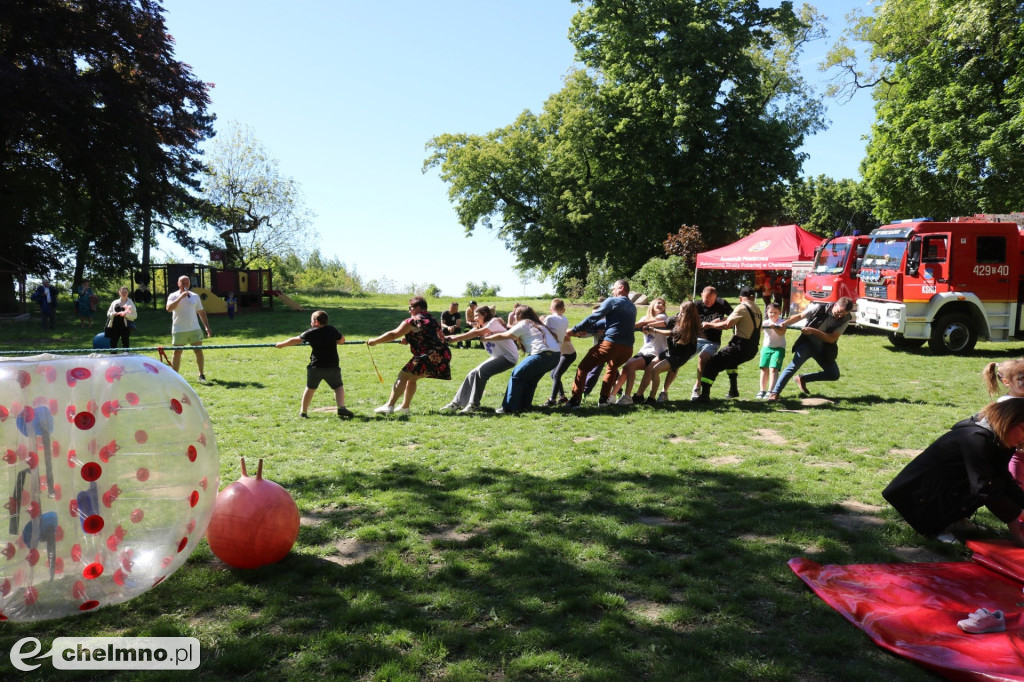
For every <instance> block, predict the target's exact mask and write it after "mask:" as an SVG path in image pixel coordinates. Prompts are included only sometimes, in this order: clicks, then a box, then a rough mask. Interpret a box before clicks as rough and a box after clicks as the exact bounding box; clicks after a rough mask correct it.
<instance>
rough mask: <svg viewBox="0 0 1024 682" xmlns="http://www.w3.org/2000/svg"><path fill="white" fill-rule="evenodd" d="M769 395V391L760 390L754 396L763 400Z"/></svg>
mask: <svg viewBox="0 0 1024 682" xmlns="http://www.w3.org/2000/svg"><path fill="white" fill-rule="evenodd" d="M767 395H768V391H758V392H757V394H756V395H755V396H754V397H755V398H757V399H758V400H763V399H764V398H765V397H766V396H767Z"/></svg>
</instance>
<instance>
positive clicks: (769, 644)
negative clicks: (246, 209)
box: [0, 295, 1021, 680]
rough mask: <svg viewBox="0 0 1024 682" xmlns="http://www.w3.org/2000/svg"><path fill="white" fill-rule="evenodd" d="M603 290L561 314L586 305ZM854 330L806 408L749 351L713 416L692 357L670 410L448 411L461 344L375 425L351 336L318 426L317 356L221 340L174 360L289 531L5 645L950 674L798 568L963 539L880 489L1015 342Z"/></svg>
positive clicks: (381, 390) (979, 401) (390, 673)
mask: <svg viewBox="0 0 1024 682" xmlns="http://www.w3.org/2000/svg"><path fill="white" fill-rule="evenodd" d="M294 298H296V299H297V300H299V301H300V302H301V303H304V304H305V305H307V306H322V307H324V309H326V310H327V311H328V312H329V313H330V316H331V322H332V324H335V325H336V326H338V327H339V328H340V329H341V330H342V332H343V333H344V334H345V335H346V336H347V337H348V339H349V340H350V341H355V340H363V339H366V338H368V337H370V336H375V335H377V334H379V333H381V332H383V331H386V330H389V329H392V328H393V327H395V326H397V324H398V323H399V322H400V321H401V320H402V319H403V318H404V317H405V312H404V311H405V305H406V303H405V302H406V299H405V298H403V297H399V296H386V297H374V298H334V299H327V300H323V299H321V300H314V299H312V298H310V297H302V296H298V295H297V296H294ZM733 300H735V299H734V298H733ZM481 302H482V303H484V302H486V301H481ZM533 303H534V304H536V307H537V308H538V309H539V310H545V309H546V308H547V301H542V302H533ZM509 305H510V301H508V300H505V301H501V302H499V309H500V310H502V311H503V312H507V309H508V307H509ZM442 306H443V303H442V302H441V301H438V302H436V303H432V308H434V309H435V310H437V311H439V310H440V309H441V308H442ZM310 309H312V308H310ZM589 309H590V306H589V305H579V306H573V307H571V308H570V310H569V313H568V314H569V316H570V319H571V320H572V321H574V322H575V321H578V320H579V319H581V318H582V317H583V316H584V315H585V314H586V312H589ZM308 321H309V315H308V313H303V312H293V311H290V310H287V309H285V308H283V307H275V309H274V311H273V312H269V311H264V312H255V313H244V314H241V315H239V316H237V317H236V318H235V319H234V320H228V319H227V318H225V317H214V318H211V323H212V329H213V333H214V337H213V338H212V339H210V340H209V341H208V342H207V343H215V344H249V343H252V344H256V343H268V342H272V341H276V340H282V339H284V338H287V337H289V336H292V335H295V334H297V333H299V332H300V331H302V330H304V329H306V327H307V326H308ZM169 328H170V316H169V315H168V314H167V313H165V312H164V311H163V310H162V308H161V309H157V310H149V309H144V310H143V311H142V312H141V314H140V318H139V329H138V331H137V333H136V336H135V337H134V338H133V344H134V345H136V346H150V345H157V344H169V343H170V338H169V336H170V335H169ZM96 331H99V329H98V328H93V329H91V330H88V329H87V330H82V329H79V328H78V327H75V326H72V325H71V324H70V315H68V314H67V313H64V314H63V316H62V319H61V320H60V321H59V323H58V329H57V331H56V332H52V333H51V332H42V331H40V330H39V329H38V327H37V320H36V319H35V318H34V319H33V321H32V322H30V323H22V324H15V325H6V326H4V327H3V328H0V350H7V349H22V348H40V349H42V348H81V347H86V346H88V345H89V340H90V339H91V337H92V334H93V333H95V332H96ZM727 334H728V333H727ZM588 344H589V341H587V340H581V341H579V349H580V350H581V351H583V350H585V349H586V347H587V345H588ZM840 345H841V349H842V350H841V352H840V357H839V363H840V366H841V368H842V371H843V378H842V379H841V380H840V381H839V382H836V383H833V384H813V385H812V388H813V389H814V390H815V391H816V393H815V394H814V398H817V399H819V400H810V401H801V400H799V399H797V397H796V388H795V386H792V385H791V386H790V387H789V388H788V389H787V393H786V395H785V396H784V400H783V401H782V402H781V403H780V404H778V405H770V404H766V403H764V402H761V401H757V400H755V399H754V398H753V394H754V393H755V392H756V391H757V379H756V371H757V370H756V367H754V363H750V364H748V365H746V366H744V368H743V370H744V371H743V372H742V374H741V389H742V391H743V393H744V396H745V397H744V398H743V399H740V400H725V399H724V398H723V395H724V393H725V389H726V388H727V385H728V382H726V381H725V380H724V378H723V380H722V381H720V382H719V383H718V385H716V386H715V389H714V391H713V393H712V398H713V400H712V403H711V404H710V405H709V406H701V407H694V406H691V404H690V403H689V402H688V401H687V400H686V398H688V394H689V387H690V386H691V385H692V384H691V383H690V377H692V366H691V365H688V366H686V367H685V368H684V369H683V370H682V373H681V378H680V380H679V381H678V382H677V384H676V385H675V386H674V387H673V389H672V390H673V395H671V396H670V397H671V402H669V403H668V404H666V405H665V406H659V407H657V408H651V407H638V408H611V409H607V410H597V409H588V408H586V407H585V408H584V409H583V410H580V411H579V412H575V413H565V412H562V411H536V412H531V413H528V414H525V415H523V416H519V417H501V416H496V415H493V414H490V413H484V414H478V415H471V416H461V415H445V414H440V413H438V412H437V409H438V408H440V407H441V406H443V405H444V404H445V403H447V402H448V401H449V400H450V399H451V397H452V396H453V395H454V393H455V390H456V389H457V387H458V383H459V381H461V379H462V377H463V376H464V375H465V373H466V372H467V371H468V370H470V369H471V368H473V367H474V366H475V365H476V364H478V363H479V362H480V361H481V360H482V359H483V356H484V351H482V350H477V349H471V350H453V354H454V359H453V368H454V370H453V381H450V382H442V381H433V380H429V381H421V382H420V388H419V391H418V392H417V394H416V398H415V400H414V402H413V415H412V417H411V418H410V419H407V420H405V419H391V418H376V417H374V416H373V414H372V409H373V408H374V407H376V406H377V405H380V404H381V403H382V402H383V401H384V400H385V398H386V396H387V392H388V387H389V383H385V384H383V385H382V384H380V383H378V380H377V376H376V374H375V372H374V369H373V366H372V365H371V362H370V356H369V353H368V351H367V349H366V347H364V346H362V345H349V346H345V347H344V348H343V349H342V350H341V361H342V371H343V375H344V379H345V386H346V391H347V396H348V400H347V404H348V407H349V408H350V409H351V410H353V411H354V412H355V413H356V415H357V417H356V419H354V420H351V421H348V422H341V421H339V420H338V419H337V418H336V417H335V416H334V413H333V409H332V408H333V402H332V396H331V392H330V391H329V390H328V389H327V388H326V386H324V387H322V388H321V390H320V391H318V393H317V395H316V398H315V399H314V404H313V411H312V412H311V413H310V419H308V420H300V419H299V418H298V406H299V397H300V394H301V391H302V386H303V381H304V376H305V374H304V367H305V364H306V362H307V360H308V349H304V348H302V347H293V348H287V349H281V350H277V349H273V348H253V349H237V350H223V351H216V350H211V351H208V352H207V356H206V357H207V367H206V376H207V377H208V379H209V380H210V385H208V386H198V385H197V384H196V382H195V381H194V380H195V375H196V371H195V365H194V361H193V359H192V357H191V354H186V355H185V357H184V360H183V364H182V370H181V372H182V375H183V376H185V377H186V378H187V379H189V381H190V382H191V383H193V385H194V386H195V388H196V389H197V392H198V393H199V395H200V397H201V398H202V400H203V403H204V405H205V406H206V408H207V410H208V411H209V413H210V416H211V419H212V421H213V424H214V430H215V432H216V435H217V442H218V447H219V451H220V460H221V487H223V486H225V485H226V484H227V483H228V482H230V481H233V480H235V479H237V478H238V476H239V468H238V460H239V458H240V457H246V458H247V461H248V462H249V463H250V471H252V469H253V468H254V467H255V461H256V459H257V458H263V459H264V473H265V476H266V477H268V478H270V479H271V480H274V481H276V482H278V483H280V484H281V485H283V486H285V487H286V488H287V489H288V490H289V491H290V492H291V493H292V495H293V496H294V498H295V500H296V502H297V504H298V506H299V509H300V512H301V514H302V516H303V525H302V528H301V531H300V533H299V540H298V543H297V544H296V546H295V548H294V550H293V551H292V553H291V554H290V555H289V556H288V557H287V558H286V559H285V560H284V561H282V562H280V563H279V564H276V565H273V566H269V567H265V568H263V569H259V570H254V571H237V570H232V569H229V568H226V567H225V566H224V565H223V564H221V563H220V562H219V561H218V560H217V559H216V558H215V557H213V555H212V554H211V552H210V551H209V548H208V547H207V545H206V544H205V543H203V544H202V545H201V546H200V549H199V550H198V551H197V552H195V554H194V555H193V556H192V558H191V559H190V560H189V561H188V563H187V564H186V565H185V567H184V568H182V569H181V570H180V571H178V572H177V573H175V574H174V575H173V576H172V577H171V578H169V579H168V580H167V581H165V582H164V583H162V584H161V585H159V586H157V587H156V588H154V589H152V590H150V591H149V592H147V593H146V594H144V595H142V596H141V597H138V598H136V599H134V600H132V601H130V602H127V603H126V604H123V605H121V606H115V607H110V608H107V609H101V610H99V611H97V612H95V613H91V614H88V615H84V616H80V617H76V618H69V619H63V620H58V621H51V622H44V623H38V624H11V623H7V624H4V625H3V626H2V627H0V657H2V660H0V670H3V671H4V672H6V673H9V674H16V675H18V677H19V678H23V677H25V676H24V674H20V673H17V671H13V669H12V668H11V667H10V664H9V661H8V660H7V656H6V652H9V651H10V648H11V645H12V644H13V643H14V642H15V641H17V640H19V639H21V638H23V637H36V638H38V639H40V640H42V642H43V645H44V650H45V649H46V648H47V647H48V643H49V642H50V641H52V639H53V638H54V637H58V636H88V635H102V636H114V635H121V636H191V637H196V638H198V639H199V640H200V643H201V645H202V664H201V666H200V668H199V670H198V671H195V672H194V673H191V674H190V676H191V678H193V679H225V680H227V679H232V680H233V679H242V678H244V679H254V680H262V679H267V680H283V679H300V678H301V679H310V678H312V677H322V678H325V679H353V680H420V679H446V680H566V679H580V680H638V679H649V680H680V679H693V680H730V679H774V680H834V679H843V680H880V679H906V680H916V679H921V680H924V679H932V676H931V675H930V674H929V673H926V672H924V671H923V670H922V669H920V668H917V667H916V666H915V665H913V664H911V663H908V662H906V661H903V660H902V659H899V658H896V657H894V656H892V655H890V654H888V653H885V652H884V651H882V650H881V649H879V648H877V647H875V646H874V645H872V644H871V643H870V642H869V640H868V639H867V638H866V637H865V636H864V635H863V634H861V633H860V631H858V630H856V629H855V628H854V627H853V626H851V625H849V624H847V623H846V621H845V620H844V619H843V618H842V617H841V616H840V615H838V614H837V613H835V612H834V611H832V610H831V609H830V608H829V607H828V606H826V605H825V604H824V603H823V602H822V601H820V600H819V599H818V598H816V597H815V596H813V595H812V594H811V593H810V592H809V591H808V590H806V589H805V588H804V586H803V583H802V582H801V581H800V580H798V579H797V578H796V577H795V576H794V575H793V574H792V572H791V571H790V570H789V568H788V567H787V565H786V562H787V560H789V559H790V558H792V557H796V556H804V557H810V558H812V559H814V560H816V561H819V562H821V563H843V564H847V563H874V562H889V561H900V560H919V559H920V558H922V557H941V558H944V559H948V560H958V559H962V558H965V557H966V553H965V550H964V549H963V547H962V546H960V545H941V544H939V543H937V542H934V541H931V540H928V539H926V538H923V537H921V536H919V535H917V534H915V533H914V532H913V531H912V530H910V529H909V527H907V526H906V525H905V524H904V523H903V522H901V521H900V520H899V519H898V517H897V515H896V514H895V512H894V511H893V510H892V509H891V508H889V507H888V506H887V505H886V504H885V503H884V502H883V500H882V497H881V494H880V493H881V490H882V488H884V487H885V485H886V484H887V483H888V481H889V480H891V478H892V477H893V476H894V475H895V473H896V472H897V471H898V470H899V469H900V468H902V467H903V465H904V464H905V463H906V462H907V461H908V460H909V459H910V458H911V457H913V456H914V455H915V454H917V453H918V452H919V451H920V450H922V449H923V448H924V447H925V446H927V445H928V444H929V443H930V442H931V441H932V440H934V438H936V437H937V436H938V435H939V434H941V433H942V432H943V431H944V430H945V429H946V428H948V427H949V426H950V425H951V424H952V423H954V422H955V421H957V420H958V419H961V418H963V417H965V416H968V415H970V414H972V413H973V412H975V411H977V410H978V409H979V408H980V407H982V406H983V405H985V404H986V402H987V401H988V399H987V395H986V394H985V391H984V389H983V387H982V384H981V380H980V376H979V372H980V370H981V368H982V366H983V365H984V364H985V363H987V362H989V361H991V360H1000V359H1004V358H1007V357H1012V356H1016V355H1020V354H1021V349H1020V346H1019V344H1017V345H1015V344H989V343H982V344H979V347H978V349H977V350H976V351H975V352H974V353H972V354H970V355H969V356H966V357H935V356H932V355H930V354H928V353H927V352H909V353H908V352H903V351H895V350H894V349H893V348H892V347H891V346H889V345H888V343H887V342H886V341H885V339H884V338H883V337H881V336H875V335H866V334H850V335H848V336H846V337H844V338H843V340H842V342H841V344H840ZM373 353H374V358H375V360H376V363H377V366H378V367H379V368H380V371H381V373H382V374H383V375H384V378H385V382H390V381H391V380H392V379H393V378H394V376H395V375H396V373H397V371H398V369H399V368H400V367H401V366H402V365H403V364H404V363H405V361H406V359H407V357H408V349H407V348H406V347H404V346H400V345H397V344H388V345H384V346H379V347H377V348H375V349H374V351H373ZM507 377H508V375H507V374H506V375H501V376H499V377H497V378H495V379H494V380H492V383H491V385H490V386H489V387H488V391H487V394H486V395H485V397H484V405H485V406H487V407H491V408H494V407H496V406H497V405H499V404H500V395H501V391H503V390H504V385H505V382H506V381H507ZM683 377H687V380H684V379H683ZM549 387H550V383H549V382H548V381H547V380H544V381H543V382H542V383H541V386H540V388H539V389H538V397H542V396H546V392H547V390H548V389H549ZM822 398H823V399H825V400H820V399H822ZM592 404H593V403H591V405H592ZM978 519H979V520H980V521H982V522H983V523H988V524H989V525H991V526H992V527H993V528H998V527H999V525H1000V524H998V522H996V521H995V519H994V518H993V517H991V516H990V515H988V513H987V512H983V513H981V514H979V516H978ZM993 533H994V534H997V533H998V531H995V530H994V531H993ZM47 677H52V678H58V673H57V672H56V671H54V670H53V669H52V668H50V667H49V666H48V664H47V665H44V666H43V668H41V669H40V670H39V671H36V672H35V673H33V674H32V675H31V679H46V678H47ZM138 677H139V675H138V674H131V675H129V674H127V673H125V674H123V677H121V678H120V679H136V678H138ZM164 677H166V678H167V679H171V677H168V676H167V675H165V676H164ZM183 677H185V675H184V674H182V673H175V674H174V675H173V679H181V678H183ZM62 679H63V678H62ZM103 679H118V678H117V677H116V676H112V675H109V674H105V675H103ZM146 679H163V678H162V677H161V676H160V675H156V674H150V675H149V676H148V677H147V678H146Z"/></svg>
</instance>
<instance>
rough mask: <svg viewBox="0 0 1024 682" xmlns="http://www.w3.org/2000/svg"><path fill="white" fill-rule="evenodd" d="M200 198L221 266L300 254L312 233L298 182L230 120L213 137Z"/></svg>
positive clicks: (246, 129)
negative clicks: (222, 131)
mask: <svg viewBox="0 0 1024 682" xmlns="http://www.w3.org/2000/svg"><path fill="white" fill-rule="evenodd" d="M202 198H203V201H204V203H205V211H204V212H203V219H204V221H206V222H207V223H208V224H209V225H210V226H212V228H213V229H214V230H215V231H216V233H217V236H218V237H219V239H221V240H222V241H223V248H224V250H225V258H224V264H225V267H232V268H245V267H248V266H249V265H250V264H251V263H253V262H254V261H256V260H259V259H261V258H267V257H269V256H271V255H277V256H283V255H287V254H289V253H295V252H301V251H303V250H304V248H305V246H306V244H307V242H308V241H309V239H310V238H311V237H312V234H313V233H312V230H311V228H310V222H311V217H312V215H311V213H310V211H309V210H308V209H307V208H306V206H305V203H304V201H303V199H302V192H301V189H300V187H299V185H298V183H297V182H295V180H293V179H292V178H290V177H287V176H285V175H282V174H281V170H280V164H279V163H278V161H277V159H275V158H273V157H272V156H271V155H270V153H269V152H268V151H267V149H266V148H265V147H264V146H263V145H262V144H261V143H260V141H259V140H258V139H256V136H255V134H254V133H253V131H252V129H251V128H249V127H248V126H243V125H240V124H237V123H233V124H231V125H230V126H229V129H228V131H227V134H226V135H221V136H219V137H218V138H217V139H216V140H215V141H214V143H213V148H212V149H211V151H210V158H209V161H208V167H207V170H206V173H205V174H204V177H203V180H202ZM207 243H208V245H209V246H211V247H219V246H220V245H219V244H217V243H215V242H213V241H209V240H207Z"/></svg>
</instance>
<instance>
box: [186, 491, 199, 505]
mask: <svg viewBox="0 0 1024 682" xmlns="http://www.w3.org/2000/svg"><path fill="white" fill-rule="evenodd" d="M197 504H199V491H198V490H193V491H192V494H191V495H189V496H188V506H190V507H194V506H196V505H197Z"/></svg>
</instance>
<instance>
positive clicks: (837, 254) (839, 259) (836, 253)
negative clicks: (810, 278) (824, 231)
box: [813, 242, 850, 275]
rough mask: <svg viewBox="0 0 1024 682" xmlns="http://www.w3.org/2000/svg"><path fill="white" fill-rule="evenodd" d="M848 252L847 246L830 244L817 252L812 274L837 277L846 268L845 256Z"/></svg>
mask: <svg viewBox="0 0 1024 682" xmlns="http://www.w3.org/2000/svg"><path fill="white" fill-rule="evenodd" d="M849 252H850V245H849V244H836V243H835V242H830V243H829V244H827V245H826V246H825V248H823V249H822V250H821V251H819V252H818V255H817V256H815V258H814V270H813V272H814V274H816V275H839V274H842V272H843V269H844V268H845V267H846V254H847V253H849Z"/></svg>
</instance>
